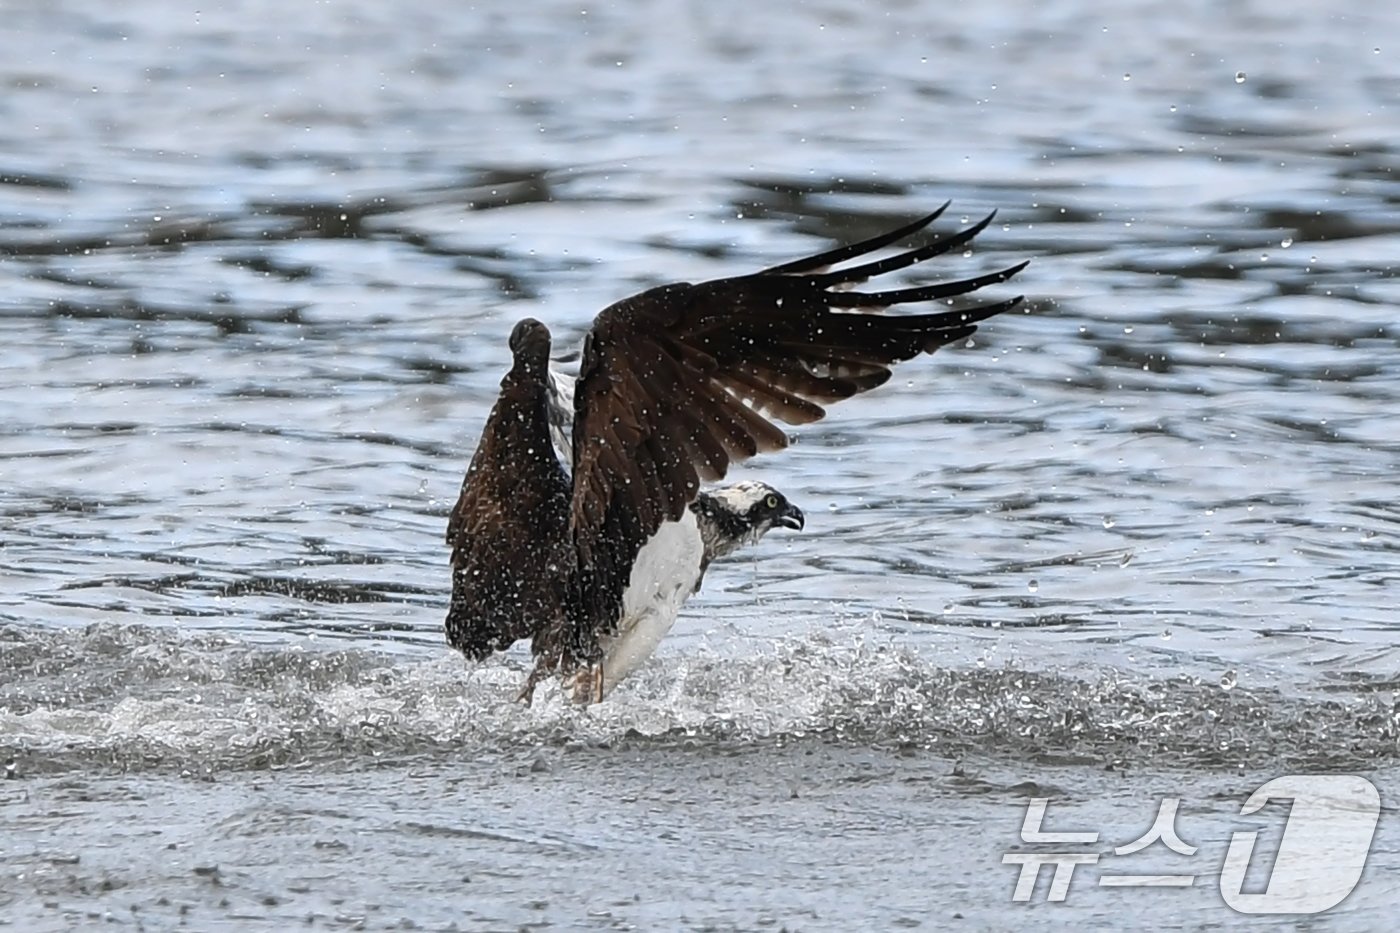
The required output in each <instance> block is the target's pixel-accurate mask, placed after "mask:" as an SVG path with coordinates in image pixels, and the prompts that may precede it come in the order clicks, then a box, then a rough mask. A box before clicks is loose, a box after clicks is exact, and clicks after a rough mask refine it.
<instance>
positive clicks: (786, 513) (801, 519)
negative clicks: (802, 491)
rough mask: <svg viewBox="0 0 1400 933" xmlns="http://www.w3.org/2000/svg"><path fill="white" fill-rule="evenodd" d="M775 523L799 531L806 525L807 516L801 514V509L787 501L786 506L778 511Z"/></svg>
mask: <svg viewBox="0 0 1400 933" xmlns="http://www.w3.org/2000/svg"><path fill="white" fill-rule="evenodd" d="M775 524H778V525H781V526H783V527H784V528H791V529H793V530H794V531H801V530H802V529H803V528H805V527H806V525H807V516H805V515H803V514H802V510H801V509H799V508H798V507H797V506H795V505H793V504H792V503H791V502H789V503H788V504H787V507H786V508H784V509H783V510H782V512H780V513H778V521H777V522H776V523H775Z"/></svg>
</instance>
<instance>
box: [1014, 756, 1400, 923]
mask: <svg viewBox="0 0 1400 933" xmlns="http://www.w3.org/2000/svg"><path fill="white" fill-rule="evenodd" d="M1282 799H1290V800H1292V801H1293V807H1292V809H1291V810H1290V811H1289V814H1288V822H1287V824H1286V825H1285V826H1284V830H1283V838H1282V839H1281V840H1280V841H1279V846H1278V851H1277V852H1276V853H1275V854H1274V856H1273V867H1272V868H1271V869H1270V870H1269V873H1268V885H1267V886H1266V887H1265V888H1264V890H1262V891H1257V892H1256V891H1248V892H1247V891H1245V890H1244V888H1245V876H1246V874H1247V873H1248V871H1249V867H1250V865H1251V864H1254V865H1256V866H1259V865H1265V864H1267V859H1268V853H1266V852H1256V851H1255V844H1256V842H1257V841H1258V837H1259V832H1258V831H1257V830H1254V831H1250V830H1239V831H1237V832H1235V833H1233V834H1232V835H1231V836H1230V846H1229V850H1228V851H1227V852H1226V854H1225V862H1224V865H1223V866H1222V867H1221V869H1220V895H1221V897H1223V898H1224V899H1225V903H1226V904H1227V905H1229V906H1230V907H1232V908H1233V909H1235V910H1238V911H1240V912H1241V913H1247V914H1317V913H1321V912H1322V911H1324V910H1329V909H1330V908H1332V907H1335V906H1337V905H1338V904H1340V903H1341V902H1342V901H1343V900H1345V899H1346V896H1347V895H1348V894H1350V893H1351V892H1352V890H1353V889H1355V887H1356V884H1357V882H1358V881H1360V880H1361V871H1362V869H1363V868H1364V867H1365V866H1366V856H1367V855H1368V854H1370V851H1371V839H1372V837H1373V836H1374V835H1375V831H1376V822H1377V821H1378V819H1379V818H1380V811H1381V800H1380V794H1379V793H1378V792H1377V791H1376V786H1375V785H1374V784H1372V783H1371V782H1370V781H1368V780H1367V779H1366V778H1364V777H1361V776H1360V775H1355V774H1288V775H1284V776H1282V777H1277V778H1274V779H1273V780H1272V781H1269V782H1267V783H1266V784H1264V785H1263V786H1262V787H1260V788H1259V789H1258V790H1256V791H1255V792H1254V793H1252V794H1250V795H1249V799H1248V800H1246V801H1245V802H1244V806H1243V807H1241V808H1240V815H1241V816H1248V815H1250V814H1252V813H1258V812H1259V810H1260V809H1262V808H1263V806H1264V805H1265V804H1266V803H1268V802H1269V801H1270V800H1282ZM1180 804H1181V800H1180V798H1178V797H1167V798H1165V799H1163V800H1162V802H1161V804H1160V805H1159V806H1158V808H1157V818H1156V819H1155V820H1153V822H1152V827H1151V828H1150V829H1148V831H1147V832H1146V833H1145V834H1144V835H1143V836H1142V837H1141V838H1140V839H1136V840H1134V841H1132V842H1129V843H1126V844H1124V845H1121V846H1117V847H1115V848H1114V850H1113V854H1114V855H1115V856H1120V857H1121V856H1127V855H1132V854H1134V853H1136V852H1141V851H1142V850H1143V849H1146V848H1147V847H1148V846H1150V845H1153V844H1154V843H1157V842H1160V843H1162V844H1163V845H1165V846H1166V847H1167V848H1168V849H1170V850H1172V851H1173V852H1176V853H1178V854H1180V855H1187V856H1190V855H1195V854H1196V851H1197V848H1198V847H1197V846H1194V845H1190V844H1189V843H1187V842H1185V841H1184V840H1183V839H1182V838H1181V836H1180V835H1179V834H1178V833H1177V829H1176V816H1177V810H1178V808H1179V807H1180ZM1048 805H1049V800H1048V799H1046V798H1044V797H1035V798H1032V799H1031V801H1030V803H1029V804H1027V806H1026V816H1025V820H1024V821H1023V822H1022V824H1021V841H1022V842H1025V843H1029V844H1042V845H1043V844H1046V843H1057V844H1077V845H1081V846H1083V845H1090V844H1093V843H1097V842H1098V840H1099V834H1098V833H1097V832H1074V833H1070V832H1046V831H1044V830H1042V829H1041V827H1042V825H1043V824H1044V821H1045V811H1046V808H1047V806H1048ZM1099 856H1100V853H1098V852H1088V851H1080V852H1008V853H1007V854H1005V855H1003V856H1002V858H1001V861H1002V864H1004V865H1019V866H1020V871H1019V872H1018V874H1017V877H1016V887H1015V890H1014V891H1013V892H1012V895H1011V899H1012V900H1013V901H1017V902H1022V903H1024V902H1027V901H1029V900H1030V899H1031V895H1032V894H1033V893H1034V891H1035V883H1036V879H1037V878H1038V877H1039V876H1040V869H1041V868H1042V867H1044V866H1047V865H1050V866H1054V872H1053V873H1052V874H1051V876H1050V887H1049V890H1048V892H1047V894H1046V900H1048V901H1052V902H1060V901H1063V900H1064V899H1065V897H1066V896H1067V895H1068V894H1069V886H1070V882H1071V881H1072V880H1073V878H1074V870H1075V868H1076V867H1078V866H1080V865H1096V864H1098V861H1099ZM1195 880H1196V875H1194V874H1180V875H1133V874H1122V873H1113V874H1110V873H1107V872H1105V873H1102V874H1100V875H1099V877H1098V885H1099V887H1105V888H1107V887H1190V886H1191V885H1192V884H1194V883H1195Z"/></svg>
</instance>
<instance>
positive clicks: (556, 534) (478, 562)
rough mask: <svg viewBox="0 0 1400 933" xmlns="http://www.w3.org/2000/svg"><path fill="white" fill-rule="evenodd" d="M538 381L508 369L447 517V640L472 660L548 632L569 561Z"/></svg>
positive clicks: (563, 479) (560, 489) (555, 621)
mask: <svg viewBox="0 0 1400 933" xmlns="http://www.w3.org/2000/svg"><path fill="white" fill-rule="evenodd" d="M548 396H549V389H548V386H547V377H545V376H544V375H543V374H536V373H533V372H527V371H524V370H522V369H521V368H520V367H517V368H516V369H514V370H512V371H511V373H510V374H509V375H507V376H506V378H505V380H504V381H503V382H502V383H501V394H500V396H499V397H498V398H497V400H496V404H495V406H493V407H492V409H491V414H490V416H489V417H488V418H487V420H486V426H485V427H484V428H483V429H482V433H481V440H480V441H479V442H478V444H477V448H476V454H475V455H474V456H473V457H472V462H471V465H470V466H469V467H468V468H467V475H466V478H465V479H464V480H463V481H462V491H461V494H460V495H459V496H458V499H457V504H456V506H454V507H453V509H452V513H451V515H450V516H449V517H448V522H447V543H448V545H450V546H451V548H452V603H451V605H450V607H449V608H448V612H447V639H448V641H449V642H450V643H451V644H452V646H453V647H455V648H456V649H457V650H459V651H461V652H462V653H463V654H465V655H467V656H468V657H470V658H474V659H477V660H480V659H481V658H484V657H486V656H488V655H489V654H491V653H492V652H493V651H503V650H505V649H506V648H509V647H510V646H511V645H512V644H513V643H514V642H515V641H517V640H518V639H521V638H534V637H536V636H538V635H540V634H541V633H542V632H546V631H550V630H552V629H557V628H559V627H560V625H561V624H562V621H563V619H564V616H565V615H566V610H565V599H566V592H567V589H566V585H565V581H566V579H567V575H568V572H569V569H570V568H571V567H572V566H573V562H574V557H573V552H572V548H571V546H570V544H569V539H568V509H569V501H570V494H571V493H570V486H569V479H568V476H567V474H565V472H564V469H563V467H562V466H561V465H560V463H559V460H558V458H557V457H556V456H555V454H554V450H553V448H552V447H551V445H550V424H549V416H548V406H549V397H548Z"/></svg>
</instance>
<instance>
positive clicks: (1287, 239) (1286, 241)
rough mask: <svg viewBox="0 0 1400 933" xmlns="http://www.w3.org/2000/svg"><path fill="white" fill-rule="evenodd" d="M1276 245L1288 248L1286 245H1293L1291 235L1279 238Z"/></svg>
mask: <svg viewBox="0 0 1400 933" xmlns="http://www.w3.org/2000/svg"><path fill="white" fill-rule="evenodd" d="M1278 245H1279V248H1280V249H1288V247H1290V246H1292V245H1293V238H1292V237H1291V236H1288V237H1284V238H1283V239H1282V240H1279V244H1278Z"/></svg>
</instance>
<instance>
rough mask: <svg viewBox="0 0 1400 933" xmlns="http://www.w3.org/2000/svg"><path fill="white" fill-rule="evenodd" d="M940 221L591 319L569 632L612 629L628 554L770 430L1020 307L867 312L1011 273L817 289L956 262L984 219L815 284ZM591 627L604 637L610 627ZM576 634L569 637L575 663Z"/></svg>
mask: <svg viewBox="0 0 1400 933" xmlns="http://www.w3.org/2000/svg"><path fill="white" fill-rule="evenodd" d="M944 207H946V205H944ZM942 211H943V208H940V209H939V210H938V211H936V212H934V213H933V214H931V215H929V216H927V217H924V218H921V219H920V220H918V221H915V222H914V223H911V224H909V225H907V226H904V227H901V228H899V229H898V230H895V231H892V232H890V233H888V234H884V235H882V236H878V237H875V238H872V239H870V240H866V241H864V242H862V243H857V244H854V245H852V246H846V247H841V248H839V249H835V250H830V251H828V252H824V253H820V254H818V255H816V256H812V257H809V258H807V259H804V260H798V261H796V262H791V263H786V264H784V265H780V266H775V267H773V268H771V269H767V270H764V271H763V272H759V273H756V274H753V275H747V276H740V277H737V278H729V279H718V280H715V281H711V282H705V283H702V284H699V285H691V284H678V285H667V286H664V287H661V288H655V289H652V290H650V291H647V292H643V293H642V294H640V295H635V296H633V297H631V298H628V299H625V300H624V301H621V302H618V303H617V304H615V305H613V306H611V307H609V308H607V309H606V310H604V311H603V312H602V313H601V314H599V315H598V317H597V319H596V320H595V321H594V323H593V328H592V330H591V331H590V333H589V335H588V337H587V340H586V342H585V344H584V351H583V359H582V364H581V369H580V373H579V379H578V384H577V386H576V390H575V414H574V432H573V434H574V477H573V495H572V500H571V504H570V512H569V526H570V531H571V533H572V534H571V537H572V539H573V541H574V545H575V548H576V550H577V555H578V559H579V562H580V574H581V576H580V581H579V582H580V599H581V600H582V605H581V607H580V608H582V609H583V610H584V612H583V613H582V614H583V615H586V616H588V617H589V618H588V619H587V620H585V619H578V620H576V622H577V624H579V625H583V626H585V627H586V626H588V625H597V624H599V623H598V621H597V620H612V621H613V622H615V621H616V618H617V610H618V606H619V605H620V602H621V597H622V591H623V589H624V588H625V586H626V583H627V575H628V573H629V570H630V567H631V564H632V561H633V560H634V559H635V557H636V554H637V551H638V550H639V549H640V547H641V545H642V544H643V543H644V542H645V541H646V539H647V538H649V537H650V536H651V535H652V534H654V533H655V531H656V530H657V528H659V527H660V525H661V523H662V522H663V521H667V520H671V521H674V520H677V519H679V518H680V517H681V516H682V514H683V512H684V510H685V508H686V507H687V506H688V505H689V503H690V502H691V501H692V500H693V499H694V498H695V495H696V492H697V491H698V489H699V482H700V480H702V479H704V480H717V479H719V478H721V477H723V476H724V474H725V471H726V470H727V469H728V468H729V465H730V464H731V463H734V462H736V461H739V460H744V459H747V458H749V457H752V456H754V455H755V454H757V453H760V452H765V451H772V450H778V449H780V448H782V447H785V446H787V442H788V441H787V435H786V434H785V433H784V432H783V431H782V430H780V429H779V428H778V427H777V426H776V425H775V424H774V423H773V421H772V420H770V419H777V420H780V421H784V422H787V423H789V424H805V423H808V422H811V421H816V420H817V419H819V418H821V417H822V416H823V415H824V414H825V410H824V409H823V408H822V405H823V404H827V403H830V402H833V401H838V400H840V399H844V398H849V397H850V396H852V395H855V394H856V393H858V392H864V391H867V390H869V389H872V388H874V387H876V386H878V385H880V384H882V383H883V382H885V381H886V380H887V379H889V377H890V367H891V366H892V365H893V364H894V363H897V362H900V361H902V360H907V359H910V358H912V357H914V356H917V355H919V354H920V353H931V352H933V351H934V350H936V349H938V348H939V347H941V346H943V345H945V344H947V343H951V342H953V341H956V340H961V339H963V338H965V337H967V336H968V335H970V334H971V333H972V332H973V331H975V330H976V325H977V323H978V322H979V321H983V320H985V319H987V318H989V317H991V316H992V315H994V314H998V313H1000V312H1002V311H1006V310H1007V309H1009V308H1012V307H1014V306H1015V305H1016V304H1017V303H1019V302H1020V300H1021V299H1020V298H1013V299H1011V300H1009V301H1003V302H999V303H997V304H991V305H986V306H982V307H978V308H970V309H967V310H956V311H943V312H939V313H933V314H914V315H884V314H878V313H869V312H870V311H874V310H880V309H884V308H887V307H889V306H891V305H896V304H904V303H909V302H923V301H934V300H941V299H946V298H951V297H954V296H958V295H965V294H968V293H970V292H974V291H976V290H977V289H979V288H982V287H983V286H986V285H990V284H994V283H997V282H1003V281H1005V280H1007V279H1009V278H1010V277H1011V276H1013V275H1015V274H1016V273H1017V272H1019V271H1020V270H1021V269H1022V268H1024V267H1025V265H1026V264H1025V263H1021V264H1020V265H1016V266H1012V267H1011V268H1009V269H1005V270H1002V271H1000V272H996V273H993V274H991V275H983V276H978V277H976V278H970V279H963V280H959V281H953V282H946V283H941V284H938V285H930V286H921V287H915V288H902V289H895V290H891V291H876V292H857V291H834V290H832V289H833V288H836V287H839V286H850V285H852V284H853V283H858V282H861V281H864V280H866V279H868V278H870V277H872V276H877V275H881V274H884V273H887V272H891V271H895V270H898V269H902V268H905V267H908V266H910V265H913V264H915V263H918V262H922V261H924V260H926V259H929V258H932V257H934V256H937V255H940V254H942V253H945V252H948V251H949V250H952V249H956V248H959V247H961V246H963V245H964V244H966V243H967V242H969V241H970V240H971V239H972V238H973V237H974V236H976V235H977V234H978V233H979V232H981V231H982V230H983V229H984V228H985V227H986V226H987V224H989V223H990V222H991V219H992V218H991V217H990V216H989V217H987V218H986V219H985V220H983V221H981V222H980V223H978V224H975V225H973V226H971V227H969V228H967V229H965V230H962V231H960V232H958V233H954V234H951V235H948V236H945V237H941V238H938V239H936V240H934V241H933V242H930V243H928V244H927V245H924V246H921V247H918V248H916V249H913V250H909V251H908V252H905V253H901V254H899V255H897V256H893V257H890V258H888V259H884V260H879V261H875V262H870V263H866V264H864V265H858V266H854V267H850V268H847V269H842V270H836V271H826V269H827V268H828V267H830V266H832V265H834V264H839V263H842V262H846V261H848V260H851V259H854V258H856V257H858V256H862V255H865V254H867V253H869V252H872V251H874V250H876V249H880V248H883V247H885V246H889V245H891V244H893V243H895V242H897V241H899V240H901V239H903V238H905V237H908V236H910V235H912V234H914V233H916V232H917V231H918V230H920V229H922V228H923V227H925V226H927V225H928V224H929V223H931V222H932V221H933V220H935V219H936V218H937V217H938V216H939V214H941V213H942ZM842 309H858V310H842ZM601 624H602V625H603V630H604V631H606V630H607V627H608V625H610V624H611V623H610V622H607V621H604V622H603V623H601ZM586 634H587V633H585V632H580V633H579V637H578V639H577V641H578V648H579V650H583V649H584V648H586V644H585V643H586V641H587V638H586V637H585V635H586ZM579 659H580V660H583V659H584V657H580V658H579Z"/></svg>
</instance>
